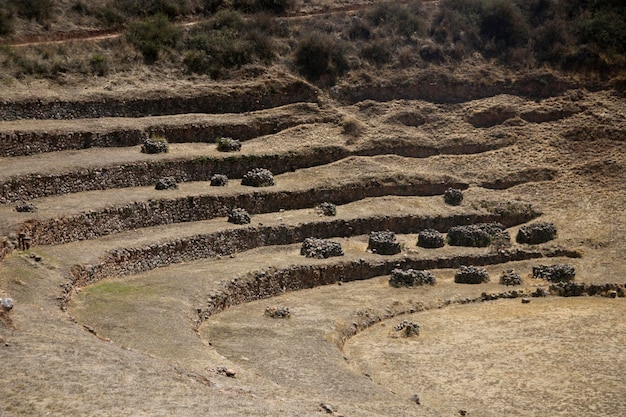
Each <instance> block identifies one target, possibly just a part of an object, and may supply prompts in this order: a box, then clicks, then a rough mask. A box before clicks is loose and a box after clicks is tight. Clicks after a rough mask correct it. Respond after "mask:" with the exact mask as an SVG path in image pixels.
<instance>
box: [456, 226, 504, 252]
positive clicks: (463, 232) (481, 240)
mask: <svg viewBox="0 0 626 417" xmlns="http://www.w3.org/2000/svg"><path fill="white" fill-rule="evenodd" d="M496 237H497V238H498V241H501V240H505V241H510V239H511V238H510V236H509V233H508V232H507V230H506V228H505V227H504V226H503V225H502V224H500V223H479V224H470V225H467V226H453V227H451V228H450V230H448V243H449V244H450V245H452V246H469V247H477V248H482V247H486V246H489V245H490V244H491V242H492V241H493V240H494V239H495V238H496Z"/></svg>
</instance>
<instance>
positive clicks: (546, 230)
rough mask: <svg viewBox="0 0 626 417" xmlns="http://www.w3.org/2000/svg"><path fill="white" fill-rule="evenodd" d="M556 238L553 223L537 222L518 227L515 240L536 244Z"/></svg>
mask: <svg viewBox="0 0 626 417" xmlns="http://www.w3.org/2000/svg"><path fill="white" fill-rule="evenodd" d="M555 238H556V227H555V226H554V224H553V223H547V222H537V223H531V224H527V225H525V226H522V227H520V229H519V231H518V232H517V236H516V238H515V240H516V241H517V243H528V244H531V245H536V244H539V243H545V242H548V241H550V240H553V239H555Z"/></svg>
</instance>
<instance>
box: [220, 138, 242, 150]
mask: <svg viewBox="0 0 626 417" xmlns="http://www.w3.org/2000/svg"><path fill="white" fill-rule="evenodd" d="M215 143H216V144H217V150H218V151H220V152H239V151H240V150H241V142H239V141H238V140H235V139H232V138H217V140H216V141H215Z"/></svg>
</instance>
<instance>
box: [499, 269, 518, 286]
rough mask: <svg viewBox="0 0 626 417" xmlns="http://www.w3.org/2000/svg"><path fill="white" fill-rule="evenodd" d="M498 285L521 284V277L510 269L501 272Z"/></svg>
mask: <svg viewBox="0 0 626 417" xmlns="http://www.w3.org/2000/svg"><path fill="white" fill-rule="evenodd" d="M500 285H522V277H521V276H520V274H518V273H517V272H515V271H514V270H512V269H508V270H506V271H503V272H502V275H500Z"/></svg>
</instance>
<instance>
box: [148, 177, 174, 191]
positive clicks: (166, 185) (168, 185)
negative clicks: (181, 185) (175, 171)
mask: <svg viewBox="0 0 626 417" xmlns="http://www.w3.org/2000/svg"><path fill="white" fill-rule="evenodd" d="M177 188H178V183H177V182H176V178H174V177H164V178H161V179H159V180H158V181H157V183H156V185H155V187H154V189H155V190H175V189H177Z"/></svg>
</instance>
